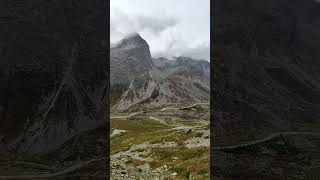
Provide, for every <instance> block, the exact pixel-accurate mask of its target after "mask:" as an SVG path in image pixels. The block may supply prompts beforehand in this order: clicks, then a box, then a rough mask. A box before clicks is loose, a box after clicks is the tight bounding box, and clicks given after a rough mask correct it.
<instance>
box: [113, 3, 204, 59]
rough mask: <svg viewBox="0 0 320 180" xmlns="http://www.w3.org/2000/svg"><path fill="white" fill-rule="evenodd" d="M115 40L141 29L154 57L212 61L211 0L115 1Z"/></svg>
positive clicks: (139, 31) (141, 33)
mask: <svg viewBox="0 0 320 180" xmlns="http://www.w3.org/2000/svg"><path fill="white" fill-rule="evenodd" d="M110 9H111V12H110V17H111V23H110V24H111V26H110V33H111V43H115V42H117V41H119V40H120V39H121V38H123V37H124V36H125V35H127V34H128V33H131V32H138V33H139V34H140V35H141V36H142V37H143V38H144V39H145V40H146V41H147V42H148V43H149V46H150V51H151V54H152V56H154V57H158V56H166V57H172V56H189V57H193V58H200V59H206V60H209V54H210V0H111V1H110Z"/></svg>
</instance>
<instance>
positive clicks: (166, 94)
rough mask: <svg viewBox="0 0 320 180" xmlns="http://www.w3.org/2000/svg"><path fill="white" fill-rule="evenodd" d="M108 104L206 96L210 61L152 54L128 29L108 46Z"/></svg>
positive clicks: (148, 104)
mask: <svg viewBox="0 0 320 180" xmlns="http://www.w3.org/2000/svg"><path fill="white" fill-rule="evenodd" d="M110 84H111V108H112V109H113V110H119V111H124V110H138V109H150V108H157V107H160V106H165V105H167V104H171V103H178V104H190V103H194V102H209V100H210V63H209V62H208V61H205V60H195V59H191V58H187V57H176V58H174V59H172V60H168V59H166V58H152V57H151V55H150V50H149V45H148V43H147V42H146V41H145V40H144V39H143V38H142V37H141V36H140V35H139V34H138V33H132V34H130V35H128V36H127V37H125V38H124V39H122V40H121V41H120V42H118V43H117V44H115V45H113V46H112V48H111V50H110Z"/></svg>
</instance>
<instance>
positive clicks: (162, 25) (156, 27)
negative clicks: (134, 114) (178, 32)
mask: <svg viewBox="0 0 320 180" xmlns="http://www.w3.org/2000/svg"><path fill="white" fill-rule="evenodd" d="M135 20H136V21H134V23H135V26H136V27H137V29H138V30H140V31H142V30H149V31H150V32H151V33H153V34H154V35H159V34H160V33H161V32H163V31H164V30H166V29H168V28H170V27H173V26H175V25H176V24H177V23H178V21H177V20H176V19H174V18H173V17H164V18H159V17H146V16H142V15H138V16H137V17H136V18H135Z"/></svg>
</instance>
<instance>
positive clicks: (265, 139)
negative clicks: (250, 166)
mask: <svg viewBox="0 0 320 180" xmlns="http://www.w3.org/2000/svg"><path fill="white" fill-rule="evenodd" d="M281 135H282V136H286V135H315V136H320V133H315V132H294V131H293V132H278V133H272V134H270V135H269V136H267V137H265V138H262V139H258V140H254V141H249V142H245V143H240V144H236V145H231V146H220V147H214V148H212V149H213V150H224V149H236V148H241V147H247V146H252V145H256V144H260V143H263V142H266V141H268V140H271V139H273V138H276V137H280V136H281Z"/></svg>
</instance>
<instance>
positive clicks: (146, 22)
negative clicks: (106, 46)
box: [110, 9, 178, 41]
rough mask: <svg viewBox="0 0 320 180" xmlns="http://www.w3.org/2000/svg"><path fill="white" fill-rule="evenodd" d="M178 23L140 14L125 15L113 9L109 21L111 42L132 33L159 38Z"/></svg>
mask: <svg viewBox="0 0 320 180" xmlns="http://www.w3.org/2000/svg"><path fill="white" fill-rule="evenodd" d="M177 23H178V21H177V19H175V18H173V17H166V16H163V17H161V18H160V17H151V16H144V15H142V14H135V15H130V16H129V15H127V14H126V13H124V12H123V11H120V10H119V9H113V10H112V13H111V21H110V36H111V41H118V40H120V38H121V37H124V36H125V35H127V34H129V33H132V32H144V31H145V32H147V33H149V34H152V35H153V36H159V35H160V33H161V32H163V31H165V30H166V29H168V28H170V27H174V26H175V25H176V24H177Z"/></svg>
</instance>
